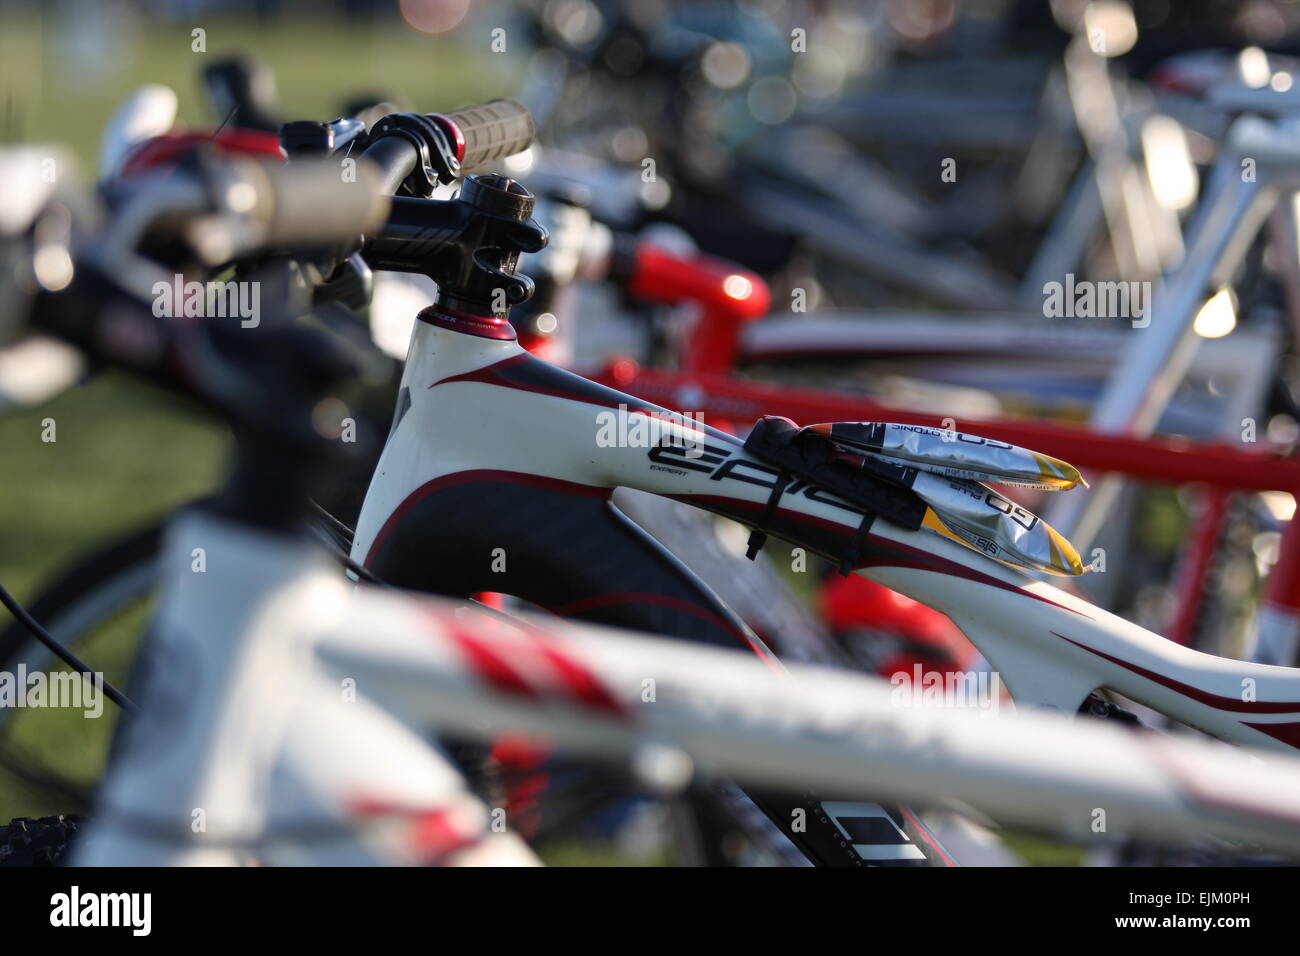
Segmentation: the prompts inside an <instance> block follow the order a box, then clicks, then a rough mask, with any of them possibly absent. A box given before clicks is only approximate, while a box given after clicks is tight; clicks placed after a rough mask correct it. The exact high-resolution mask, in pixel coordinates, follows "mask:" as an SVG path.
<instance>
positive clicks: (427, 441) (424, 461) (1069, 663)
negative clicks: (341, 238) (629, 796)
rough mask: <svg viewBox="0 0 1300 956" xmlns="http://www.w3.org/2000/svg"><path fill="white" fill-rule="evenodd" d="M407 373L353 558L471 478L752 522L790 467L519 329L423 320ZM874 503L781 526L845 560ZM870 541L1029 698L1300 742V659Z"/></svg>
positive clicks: (1267, 741) (883, 533)
mask: <svg viewBox="0 0 1300 956" xmlns="http://www.w3.org/2000/svg"><path fill="white" fill-rule="evenodd" d="M427 314H428V313H426V315H427ZM402 385H403V391H404V393H406V394H408V395H409V397H410V406H409V408H407V409H406V410H405V411H404V413H403V414H401V415H400V416H399V418H398V421H397V423H396V425H395V426H394V428H393V431H392V433H391V434H390V436H389V441H388V445H387V447H386V448H385V450H384V453H383V456H382V457H381V459H380V462H379V465H378V467H377V469H376V471H375V475H374V478H373V480H372V482H371V486H370V490H369V492H368V494H367V496H366V501H365V505H364V506H363V508H362V512H361V516H360V518H359V520H358V526H357V531H356V537H355V539H354V545H353V550H352V557H353V559H354V560H356V561H358V562H360V563H363V564H364V563H366V561H367V560H368V559H369V558H370V557H371V556H372V553H373V552H374V551H375V550H376V549H377V547H379V546H381V545H382V542H383V540H384V538H385V536H386V534H387V533H388V532H389V531H390V530H391V529H392V528H393V527H394V526H395V525H396V524H397V523H398V522H400V520H401V515H402V514H403V511H404V509H405V508H406V507H408V506H409V505H410V504H411V503H413V502H415V501H418V500H419V499H420V498H421V497H423V496H424V495H426V494H429V493H430V492H432V491H435V490H436V489H437V488H439V487H442V486H446V485H447V484H448V483H454V482H456V481H460V480H490V481H501V482H506V483H520V482H522V483H531V484H536V483H542V484H545V485H547V486H549V487H552V488H554V489H557V490H567V491H569V492H571V493H578V494H588V495H590V494H597V495H603V494H607V493H608V492H609V491H610V490H611V489H613V488H615V487H620V486H623V487H629V488H636V489H639V490H641V491H647V492H651V493H654V494H659V495H664V496H667V497H671V498H676V499H678V500H682V501H686V502H688V503H692V504H695V505H698V506H699V507H702V508H704V509H706V510H711V511H716V512H718V513H721V514H725V515H728V516H730V517H735V518H738V519H740V520H747V521H748V523H751V524H752V523H755V522H756V521H757V520H758V519H759V515H760V514H761V513H762V512H763V510H764V506H765V504H766V502H767V499H768V497H769V495H770V492H771V486H772V485H773V484H774V483H775V481H776V480H777V470H776V469H775V468H773V467H771V466H768V465H765V464H763V463H762V462H761V461H759V460H758V459H756V458H754V457H753V456H752V455H750V454H749V453H747V452H746V451H745V450H744V449H743V447H742V445H741V442H740V441H739V440H738V439H736V438H735V437H734V436H731V435H728V434H726V433H723V432H720V431H717V430H716V429H712V428H709V427H707V426H696V425H695V424H694V423H693V422H692V420H690V419H684V418H683V416H681V415H679V414H677V413H673V412H669V411H667V410H665V409H661V408H658V407H657V406H653V405H649V404H648V403H645V402H642V401H640V400H638V399H635V398H633V397H631V396H628V395H624V394H622V393H619V392H617V391H614V390H611V389H605V388H602V387H600V386H597V385H594V384H593V383H590V382H588V381H587V380H585V379H582V378H580V377H579V376H577V375H573V374H572V373H568V372H564V371H562V370H560V369H558V368H556V367H554V366H551V365H548V364H547V363H545V362H542V361H541V360H539V359H537V358H535V357H533V356H531V355H529V354H528V353H527V352H525V351H524V350H523V349H522V348H520V347H519V345H518V344H517V343H515V342H514V341H504V340H498V339H491V338H484V337H480V336H477V335H471V334H466V333H463V332H460V331H456V330H454V329H452V328H448V327H443V326H440V325H436V324H433V323H432V322H429V321H421V322H418V323H417V326H416V329H415V331H414V333H413V335H412V340H411V348H410V352H409V354H408V357H407V363H406V369H405V372H404V375H403V379H402ZM620 409H622V412H620ZM619 414H624V419H625V421H624V424H623V425H622V426H620V427H622V428H623V431H621V432H618V434H621V435H626V436H630V435H632V434H633V433H634V431H635V427H636V425H637V421H638V420H639V421H640V423H641V425H642V426H643V427H642V431H643V433H644V434H648V429H649V427H650V426H651V425H652V424H653V426H654V427H656V428H658V429H659V431H660V433H661V438H662V441H661V442H656V443H655V447H645V446H644V444H642V445H641V446H640V447H637V446H636V445H635V444H634V443H633V442H629V441H623V442H622V443H621V444H614V445H613V446H610V447H602V444H601V443H600V442H599V441H598V439H599V438H600V436H601V435H602V434H605V435H606V436H608V434H609V428H610V422H611V418H612V419H614V420H615V421H617V420H619V419H618V415H619ZM673 446H675V447H673ZM692 453H695V455H696V456H695V457H694V458H692V457H690V455H691V454H692ZM862 518H863V512H862V510H861V509H858V508H856V507H854V506H852V505H849V504H847V503H845V502H843V501H841V500H839V499H837V498H835V497H834V496H832V495H829V494H827V493H824V492H819V491H818V490H817V489H814V488H810V487H807V486H805V487H804V488H802V489H798V490H797V492H787V493H786V494H785V495H784V496H783V497H782V498H781V499H780V505H779V507H778V508H777V509H776V511H775V514H774V518H773V527H774V533H778V534H779V535H780V536H782V537H785V538H787V539H788V540H791V541H792V542H793V543H795V544H797V545H801V546H805V547H810V548H813V549H814V550H818V549H820V550H822V551H823V552H824V553H827V556H829V557H832V558H835V559H838V558H839V557H840V554H839V553H831V551H832V550H833V548H835V547H840V548H847V546H848V543H849V542H850V541H851V540H852V539H853V538H854V535H855V533H856V532H857V529H858V526H859V525H860V524H861V522H862ZM778 525H779V528H778V527H777V526H778ZM828 542H830V544H828ZM502 545H503V546H506V547H508V545H509V542H508V541H503V542H502ZM862 555H863V557H862V559H861V560H860V561H859V562H858V572H859V573H863V574H865V575H867V576H868V577H870V578H872V579H873V580H875V581H877V582H879V583H881V584H883V585H885V586H886V587H889V588H892V589H894V590H896V591H900V592H902V593H904V594H906V595H908V596H909V597H911V598H913V599H915V600H917V601H920V602H921V603H923V604H927V605H929V606H930V607H932V608H934V609H936V610H938V611H941V612H943V613H944V614H947V615H948V616H949V617H950V618H952V620H953V621H954V622H955V623H956V624H957V626H958V627H960V628H961V629H962V630H963V631H964V632H965V634H966V635H967V637H968V638H969V639H970V640H971V641H972V643H974V644H975V645H976V647H978V648H979V650H980V651H981V652H982V653H983V654H984V656H985V657H986V658H987V659H988V661H989V662H990V664H991V665H992V667H993V668H994V669H995V670H996V671H997V672H999V673H1000V674H1001V678H1002V681H1003V683H1004V684H1005V685H1006V686H1007V688H1008V689H1009V690H1010V692H1011V694H1012V696H1013V697H1014V699H1015V700H1016V701H1017V702H1018V703H1021V704H1028V705H1040V706H1047V707H1054V708H1058V709H1060V710H1063V711H1066V712H1068V713H1073V712H1075V711H1076V710H1077V709H1078V708H1079V706H1080V705H1081V703H1082V702H1083V701H1084V700H1085V698H1086V697H1087V696H1088V694H1089V693H1091V692H1092V691H1093V690H1094V689H1096V688H1100V687H1105V688H1110V689H1111V690H1114V691H1116V692H1118V693H1121V694H1123V695H1124V696H1126V697H1128V698H1129V699H1131V700H1134V701H1138V702H1139V703H1142V704H1145V705H1147V706H1148V707H1151V708H1153V709H1155V710H1159V711H1161V712H1162V713H1164V714H1166V715H1168V716H1169V717H1172V718H1173V719H1175V720H1178V721H1181V722H1183V723H1186V724H1189V725H1191V726H1193V727H1197V728H1199V729H1201V730H1203V731H1205V732H1207V733H1209V734H1212V735H1214V736H1216V737H1220V738H1222V739H1224V740H1228V741H1232V742H1236V743H1242V744H1249V745H1254V746H1258V747H1263V748H1269V749H1282V750H1289V749H1294V748H1297V747H1300V670H1294V669H1289V668H1282V667H1273V666H1268V665H1262V664H1251V663H1245V662H1241V661H1235V660H1228V659H1224V658H1218V657H1213V656H1210V655H1207V654H1202V653H1200V652H1197V651H1193V650H1190V649H1188V648H1185V647H1181V646H1178V645H1175V644H1173V643H1171V642H1169V641H1166V640H1164V639H1163V638H1161V637H1160V636H1159V635H1156V634H1153V633H1151V632H1150V631H1147V630H1144V629H1143V628H1140V627H1138V626H1136V625H1134V624H1131V623H1129V622H1128V621H1125V620H1123V619H1121V618H1119V617H1116V616H1115V615H1113V614H1109V613H1107V612H1105V611H1102V610H1100V609H1099V608H1096V607H1094V606H1092V605H1090V604H1088V603H1087V602H1086V601H1083V600H1080V599H1078V598H1075V597H1072V596H1071V595H1068V594H1066V593H1064V592H1063V591H1061V590H1059V589H1057V588H1054V587H1052V586H1050V585H1048V584H1045V583H1042V582H1038V581H1034V580H1031V579H1030V578H1028V577H1026V576H1025V575H1022V574H1020V573H1018V572H1016V571H1014V570H1012V569H1010V568H1008V567H1006V566H1004V565H1001V564H999V563H997V562H995V561H993V560H991V559H988V558H985V557H984V556H982V555H980V554H978V553H976V552H974V551H971V550H969V549H966V548H964V547H962V546H960V545H957V544H955V543H952V542H949V541H946V540H943V539H941V538H939V537H938V536H937V535H934V534H932V533H930V532H927V531H924V530H922V531H917V532H909V531H904V530H901V529H899V528H896V527H894V526H891V525H889V524H887V523H885V522H884V521H879V520H878V521H876V522H875V523H874V524H872V526H871V528H870V534H869V535H867V536H866V538H865V540H864V543H863V548H862Z"/></svg>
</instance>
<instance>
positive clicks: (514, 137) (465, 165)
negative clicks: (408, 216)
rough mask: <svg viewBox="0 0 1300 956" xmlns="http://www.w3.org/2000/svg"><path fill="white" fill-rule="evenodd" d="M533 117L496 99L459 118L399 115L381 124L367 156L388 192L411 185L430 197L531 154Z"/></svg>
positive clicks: (414, 190) (373, 132) (459, 112)
mask: <svg viewBox="0 0 1300 956" xmlns="http://www.w3.org/2000/svg"><path fill="white" fill-rule="evenodd" d="M535 132H536V128H535V125H534V123H533V117H532V114H531V113H529V112H528V109H527V107H525V106H523V105H522V104H520V103H517V102H515V101H514V100H492V101H491V102H489V103H484V104H483V105H481V106H472V107H467V108H466V109H463V110H457V111H456V112H453V113H447V114H441V113H393V114H390V115H388V116H385V117H384V118H383V119H381V120H379V121H378V122H377V123H375V125H374V127H373V128H372V129H371V131H370V145H369V146H367V147H366V150H365V152H364V153H363V154H362V155H363V156H364V157H365V159H366V160H368V161H369V162H370V163H372V164H373V165H374V166H375V167H377V168H378V169H379V172H380V175H381V177H382V180H381V181H382V184H383V188H384V190H385V191H386V192H388V193H390V194H391V193H395V192H397V190H398V189H399V188H400V187H401V186H402V185H403V184H406V185H407V186H408V187H409V188H410V190H411V192H412V193H414V194H415V195H416V196H428V195H430V194H431V193H432V192H433V189H434V187H435V186H436V185H437V183H440V182H441V183H449V182H451V181H452V180H454V179H455V178H457V177H458V176H460V175H462V174H464V173H465V172H468V171H469V170H472V169H474V168H475V167H478V166H482V165H484V164H485V163H489V162H491V161H493V160H496V159H500V158H502V157H503V156H510V155H512V154H514V153H518V152H521V151H523V150H525V149H527V148H528V147H529V146H530V145H531V144H532V141H533V134H534V133H535Z"/></svg>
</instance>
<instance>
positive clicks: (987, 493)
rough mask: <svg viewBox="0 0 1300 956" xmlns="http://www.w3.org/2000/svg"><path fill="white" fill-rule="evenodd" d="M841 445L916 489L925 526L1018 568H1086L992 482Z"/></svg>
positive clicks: (849, 458)
mask: <svg viewBox="0 0 1300 956" xmlns="http://www.w3.org/2000/svg"><path fill="white" fill-rule="evenodd" d="M814 427H817V426H814ZM854 427H857V426H854ZM836 445H837V447H838V448H839V449H840V451H839V453H838V454H837V455H836V456H835V460H837V461H840V462H843V463H844V464H846V465H849V466H852V467H856V468H860V469H861V470H863V471H866V472H868V473H869V474H872V475H875V476H876V477H878V478H882V479H884V480H885V481H889V482H892V483H894V484H897V485H902V486H903V487H905V488H909V489H911V491H912V492H913V493H914V494H915V495H916V496H917V497H918V498H920V499H921V500H922V501H923V502H924V503H925V504H926V506H927V508H926V513H925V517H924V518H923V519H922V522H921V524H922V527H925V528H929V529H930V530H931V531H934V532H936V533H938V534H941V535H943V536H944V537H946V538H950V539H951V540H953V541H956V542H958V543H959V544H964V545H966V547H968V548H973V549H975V550H976V551H979V552H981V553H982V554H986V555H988V556H989V557H990V558H994V559H995V560H998V561H1001V562H1002V563H1004V564H1008V565H1011V566H1013V567H1017V568H1024V569H1028V570H1031V571H1044V572H1047V573H1048V574H1064V575H1078V574H1083V573H1084V571H1086V570H1087V569H1086V568H1085V567H1084V565H1083V561H1082V560H1081V559H1080V558H1079V553H1078V552H1077V551H1075V549H1074V546H1073V545H1071V544H1070V542H1069V541H1067V540H1066V539H1065V538H1064V537H1063V536H1062V535H1061V533H1060V532H1058V531H1057V530H1056V529H1055V528H1053V527H1052V526H1051V525H1049V524H1048V523H1047V522H1046V521H1044V520H1043V519H1042V518H1040V517H1038V515H1036V514H1034V513H1033V512H1032V511H1029V510H1028V509H1027V508H1022V507H1021V506H1020V505H1018V504H1016V503H1015V502H1014V501H1010V500H1008V499H1007V498H1004V497H1002V495H1000V494H998V493H997V492H996V491H994V490H993V489H992V488H990V487H988V485H985V484H982V483H981V482H978V481H971V480H969V479H966V478H952V477H949V476H948V475H946V474H941V473H935V472H932V471H929V470H927V469H928V466H921V467H914V466H912V465H905V464H902V463H901V462H898V461H892V460H889V459H885V458H877V457H875V456H874V455H869V454H865V453H863V452H862V451H860V450H859V449H857V448H856V447H850V446H847V445H845V444H841V443H840V442H839V441H838V439H836ZM1076 474H1077V473H1076Z"/></svg>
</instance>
